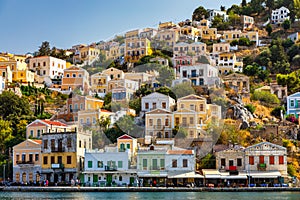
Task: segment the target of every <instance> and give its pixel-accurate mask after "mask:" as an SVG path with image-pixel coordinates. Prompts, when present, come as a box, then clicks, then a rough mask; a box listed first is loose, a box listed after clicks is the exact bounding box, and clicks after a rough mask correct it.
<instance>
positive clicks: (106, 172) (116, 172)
mask: <svg viewBox="0 0 300 200" xmlns="http://www.w3.org/2000/svg"><path fill="white" fill-rule="evenodd" d="M82 173H83V174H136V173H137V172H136V171H84V172H82Z"/></svg>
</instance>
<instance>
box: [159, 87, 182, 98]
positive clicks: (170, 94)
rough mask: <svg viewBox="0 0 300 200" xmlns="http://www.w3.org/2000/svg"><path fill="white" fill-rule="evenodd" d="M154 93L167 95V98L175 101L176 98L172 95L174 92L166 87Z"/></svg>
mask: <svg viewBox="0 0 300 200" xmlns="http://www.w3.org/2000/svg"><path fill="white" fill-rule="evenodd" d="M155 92H158V93H161V94H164V95H167V96H170V97H172V98H173V99H175V100H176V99H177V96H176V95H175V94H174V92H173V91H172V90H171V89H170V88H168V87H160V88H159V89H157V90H156V91H155Z"/></svg>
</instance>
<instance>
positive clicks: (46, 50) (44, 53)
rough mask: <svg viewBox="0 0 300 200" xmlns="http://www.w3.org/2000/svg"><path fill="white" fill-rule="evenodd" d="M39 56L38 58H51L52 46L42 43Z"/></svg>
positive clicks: (46, 42)
mask: <svg viewBox="0 0 300 200" xmlns="http://www.w3.org/2000/svg"><path fill="white" fill-rule="evenodd" d="M37 54H38V56H49V55H50V54H51V49H50V44H49V42H48V41H44V42H42V45H41V46H40V47H39V50H38V53H37Z"/></svg>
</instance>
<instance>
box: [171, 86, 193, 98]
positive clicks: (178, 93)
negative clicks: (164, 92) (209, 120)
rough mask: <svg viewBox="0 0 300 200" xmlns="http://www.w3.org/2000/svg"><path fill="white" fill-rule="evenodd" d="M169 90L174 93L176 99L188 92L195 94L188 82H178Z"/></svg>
mask: <svg viewBox="0 0 300 200" xmlns="http://www.w3.org/2000/svg"><path fill="white" fill-rule="evenodd" d="M171 90H172V92H173V93H174V94H175V95H176V97H177V99H178V98H181V97H185V96H187V95H190V94H195V90H194V88H193V87H192V86H191V84H190V83H180V84H178V85H175V86H174V87H172V88H171Z"/></svg>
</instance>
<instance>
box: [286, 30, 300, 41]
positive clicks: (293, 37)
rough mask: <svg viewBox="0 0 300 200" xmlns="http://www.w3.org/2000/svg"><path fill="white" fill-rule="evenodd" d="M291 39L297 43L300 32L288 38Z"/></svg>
mask: <svg viewBox="0 0 300 200" xmlns="http://www.w3.org/2000/svg"><path fill="white" fill-rule="evenodd" d="M288 38H289V39H291V40H292V41H293V42H297V41H299V39H300V32H296V33H293V34H291V35H289V36H288Z"/></svg>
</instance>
